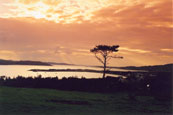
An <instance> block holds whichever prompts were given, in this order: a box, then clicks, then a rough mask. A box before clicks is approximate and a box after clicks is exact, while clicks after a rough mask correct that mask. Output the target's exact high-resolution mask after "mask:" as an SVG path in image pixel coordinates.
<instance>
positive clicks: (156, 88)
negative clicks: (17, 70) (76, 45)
mask: <svg viewBox="0 0 173 115" xmlns="http://www.w3.org/2000/svg"><path fill="white" fill-rule="evenodd" d="M0 85H1V86H11V87H23V88H50V89H58V90H68V91H87V92H102V93H116V92H128V93H129V94H133V95H148V96H154V97H155V98H157V99H164V100H165V99H166V100H167V99H168V100H170V99H171V98H172V74H171V73H170V72H161V73H157V74H154V75H153V74H150V73H145V74H140V73H138V74H137V73H130V74H129V75H127V76H120V77H111V76H107V77H106V78H104V79H102V78H97V79H86V78H76V77H69V78H65V77H64V78H62V79H58V77H46V78H43V77H41V75H40V76H38V77H35V78H33V77H22V76H18V77H16V78H9V77H6V76H1V77H0Z"/></svg>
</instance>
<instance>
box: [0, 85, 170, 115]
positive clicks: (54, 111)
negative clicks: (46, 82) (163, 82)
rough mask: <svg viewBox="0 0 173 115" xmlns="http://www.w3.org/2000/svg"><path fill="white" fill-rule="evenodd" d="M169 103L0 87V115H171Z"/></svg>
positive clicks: (121, 95) (122, 95)
mask: <svg viewBox="0 0 173 115" xmlns="http://www.w3.org/2000/svg"><path fill="white" fill-rule="evenodd" d="M171 112H172V109H171V102H169V101H158V100H156V99H154V98H153V97H150V96H138V97H137V100H136V101H132V100H129V98H128V94H126V93H122V92H121V93H112V94H101V93H86V92H85V93H84V92H75V91H59V90H53V89H32V88H12V87H3V86H1V87H0V115H171Z"/></svg>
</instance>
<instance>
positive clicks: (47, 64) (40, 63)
mask: <svg viewBox="0 0 173 115" xmlns="http://www.w3.org/2000/svg"><path fill="white" fill-rule="evenodd" d="M0 65H44V66H51V64H49V63H45V62H41V61H13V60H3V59H0Z"/></svg>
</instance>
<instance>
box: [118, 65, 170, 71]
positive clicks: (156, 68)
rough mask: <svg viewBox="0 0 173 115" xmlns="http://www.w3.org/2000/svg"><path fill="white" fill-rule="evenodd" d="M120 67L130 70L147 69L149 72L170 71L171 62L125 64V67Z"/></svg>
mask: <svg viewBox="0 0 173 115" xmlns="http://www.w3.org/2000/svg"><path fill="white" fill-rule="evenodd" d="M118 68H120V69H130V70H147V71H151V72H172V71H173V64H165V65H153V66H140V67H136V66H127V67H118Z"/></svg>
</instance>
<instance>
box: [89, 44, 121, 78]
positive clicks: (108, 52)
mask: <svg viewBox="0 0 173 115" xmlns="http://www.w3.org/2000/svg"><path fill="white" fill-rule="evenodd" d="M118 48H119V45H113V46H108V45H97V46H96V47H94V48H93V49H91V50H90V52H92V53H94V54H95V57H96V58H97V59H98V60H99V61H100V62H101V63H102V64H103V68H104V70H103V78H105V73H106V67H107V62H108V61H109V60H110V59H111V58H121V59H122V58H123V57H121V56H116V55H113V53H114V52H118ZM99 54H100V56H99Z"/></svg>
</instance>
